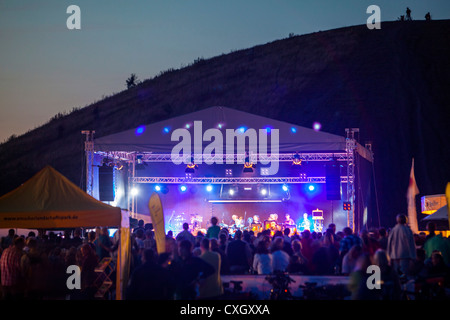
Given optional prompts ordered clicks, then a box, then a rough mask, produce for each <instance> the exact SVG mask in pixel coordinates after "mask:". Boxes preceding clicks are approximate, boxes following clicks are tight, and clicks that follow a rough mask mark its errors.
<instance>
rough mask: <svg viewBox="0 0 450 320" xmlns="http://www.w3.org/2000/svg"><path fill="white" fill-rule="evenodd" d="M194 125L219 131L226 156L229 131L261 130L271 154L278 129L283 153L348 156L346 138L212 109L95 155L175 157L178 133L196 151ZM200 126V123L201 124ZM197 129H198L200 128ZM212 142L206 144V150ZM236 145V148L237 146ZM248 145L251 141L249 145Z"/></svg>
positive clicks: (111, 140) (105, 143)
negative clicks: (175, 133)
mask: <svg viewBox="0 0 450 320" xmlns="http://www.w3.org/2000/svg"><path fill="white" fill-rule="evenodd" d="M194 121H201V125H202V128H201V136H200V139H202V136H203V134H204V132H205V131H206V130H208V129H218V130H220V131H221V132H222V136H223V151H224V152H226V144H227V142H228V143H230V141H227V139H226V130H227V129H233V130H238V131H237V132H238V133H239V132H240V131H241V130H242V132H246V130H247V129H254V130H256V133H258V132H259V130H260V129H265V130H266V131H268V132H269V134H268V136H267V143H268V150H267V152H268V153H271V147H270V141H271V134H272V133H273V132H274V131H273V130H274V129H278V130H279V153H295V152H299V153H313V152H328V153H333V152H336V153H338V152H345V149H346V138H345V137H342V136H338V135H334V134H330V133H326V132H322V131H316V130H313V129H310V128H305V127H301V126H298V125H295V124H290V123H287V122H282V121H278V120H274V119H270V118H266V117H262V116H258V115H255V114H251V113H247V112H243V111H239V110H236V109H232V108H227V107H210V108H206V109H202V110H200V111H196V112H192V113H189V114H185V115H181V116H178V117H174V118H171V119H167V120H164V121H159V122H155V123H152V124H148V125H142V126H139V127H137V128H135V129H131V130H126V131H123V132H119V133H116V134H112V135H109V136H105V137H101V138H98V139H95V140H94V149H95V151H103V152H141V153H158V154H167V153H171V152H172V149H173V147H174V146H175V145H177V144H178V143H179V141H178V140H176V141H171V136H172V133H173V131H174V130H176V129H186V130H188V131H189V132H190V134H191V143H192V150H194V147H193V146H194V139H195V137H199V136H198V135H195V134H194ZM197 124H198V123H197ZM197 128H199V127H198V125H197ZM210 143H211V141H203V140H202V150H203V149H204V148H205V147H206V146H208V145H209V144H210ZM234 145H235V144H234V141H233V146H234ZM247 145H248V141H247ZM357 152H358V153H359V154H360V155H362V156H363V157H364V158H366V159H367V160H369V161H371V162H372V154H371V152H370V151H368V150H367V149H366V148H364V147H362V146H361V145H359V144H358V145H357Z"/></svg>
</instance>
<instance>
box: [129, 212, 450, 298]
mask: <svg viewBox="0 0 450 320" xmlns="http://www.w3.org/2000/svg"><path fill="white" fill-rule="evenodd" d="M427 228H428V231H429V232H428V235H427V234H426V233H424V232H421V233H419V234H413V233H412V231H411V229H410V228H409V227H408V226H407V219H406V216H404V215H399V216H397V224H396V225H395V226H394V227H392V228H390V229H385V228H374V229H370V230H361V231H360V232H359V233H358V234H355V233H354V232H353V231H352V229H351V228H348V227H345V228H344V229H343V230H341V231H337V230H336V226H335V225H334V224H330V225H329V226H328V228H327V229H326V230H325V231H324V232H323V233H320V232H310V231H308V230H305V231H303V232H301V233H300V234H297V233H295V234H293V235H292V234H291V230H289V229H285V230H284V232H281V231H277V232H275V234H271V231H270V230H264V231H262V232H260V233H257V234H255V233H254V232H252V231H248V230H243V231H241V230H237V231H236V232H234V233H233V234H232V233H230V232H229V230H228V229H227V228H220V227H218V226H217V219H216V218H214V217H213V218H212V219H211V227H210V228H209V229H208V230H207V231H206V233H205V234H202V233H201V232H198V233H197V234H196V235H195V236H194V234H193V233H192V232H191V231H190V230H189V225H188V224H187V223H186V224H184V225H183V231H182V232H180V233H179V234H177V235H175V236H174V235H173V234H172V233H169V234H168V235H167V236H166V253H165V254H164V259H163V261H164V263H165V270H166V271H168V272H169V275H168V276H167V279H166V281H165V285H164V287H165V288H167V284H168V283H170V284H171V286H172V293H171V294H169V296H170V297H178V298H179V297H184V298H186V297H188V298H194V297H197V298H205V297H216V296H219V295H220V293H221V292H223V288H222V284H221V281H220V276H221V275H242V274H260V275H270V274H274V273H276V272H284V273H288V274H302V275H321V276H327V275H338V276H348V277H349V285H348V289H349V290H350V292H351V298H352V299H390V300H392V299H404V298H405V296H403V295H402V293H403V292H405V283H408V282H411V283H413V284H415V285H417V284H420V283H422V282H423V283H425V282H426V280H427V279H430V278H439V279H443V283H444V285H445V286H446V287H447V288H450V283H449V275H450V273H449V263H450V261H449V258H450V239H448V238H445V237H443V236H442V235H441V234H437V233H436V232H435V226H434V224H433V223H429V224H428V227H427ZM147 234H148V235H149V237H150V238H152V231H151V230H148V231H147ZM141 249H142V250H143V251H142V252H145V251H146V250H151V251H152V252H156V244H155V242H152V246H149V247H145V248H144V247H142V248H141ZM181 251H183V253H181ZM136 252H138V251H136ZM212 253H216V257H215V258H214V259H212ZM201 260H203V261H204V262H206V263H207V264H209V265H213V269H214V272H212V271H211V270H208V269H207V268H205V265H204V264H202V263H200V261H201ZM153 261H154V262H153V263H154V264H158V261H157V259H153ZM211 261H214V263H212V262H211ZM194 262H195V263H194ZM159 265H160V266H161V264H160V263H159ZM370 265H376V266H378V267H379V270H380V272H381V281H380V283H381V287H382V288H381V290H370V289H369V288H368V286H367V284H366V282H367V279H368V277H370V275H371V273H368V272H367V270H368V269H367V268H368V267H369V266H370ZM187 275H189V276H188V277H187ZM194 275H196V276H194ZM146 277H148V276H146ZM186 277H187V278H186ZM196 277H197V278H196ZM154 278H155V281H156V280H160V279H159V278H158V277H156V276H155V277H154ZM183 279H189V281H184V282H183ZM132 280H133V277H132ZM134 281H135V282H139V283H143V281H141V280H136V279H134ZM132 283H133V281H132ZM182 283H184V285H186V286H188V287H189V288H190V291H189V292H190V295H188V294H186V293H184V294H183V293H182V291H183V290H184V289H182V288H181V287H183V286H182V285H181V284H182ZM205 283H209V285H208V289H209V291H210V292H211V293H210V294H209V293H208V294H206V295H205V292H204V291H205V290H204V288H205V287H204V286H205ZM188 284H189V285H188ZM196 285H198V292H197V294H195V286H196ZM180 286H181V287H180ZM129 289H130V292H131V293H132V292H134V291H135V288H134V287H133V286H131V287H130V288H129ZM185 289H186V288H185ZM411 290H412V291H414V288H412V289H411ZM142 291H145V290H140V291H139V292H141V294H140V295H134V294H132V296H142V294H143V293H142Z"/></svg>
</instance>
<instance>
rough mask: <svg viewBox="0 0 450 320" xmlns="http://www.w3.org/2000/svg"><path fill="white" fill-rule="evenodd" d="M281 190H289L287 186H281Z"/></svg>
mask: <svg viewBox="0 0 450 320" xmlns="http://www.w3.org/2000/svg"><path fill="white" fill-rule="evenodd" d="M281 188H282V189H283V191H285V192H286V191H288V190H289V188H288V186H287V185H285V184H283V186H282V187H281Z"/></svg>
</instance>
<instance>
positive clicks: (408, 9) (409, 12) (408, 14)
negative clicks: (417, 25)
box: [406, 7, 412, 21]
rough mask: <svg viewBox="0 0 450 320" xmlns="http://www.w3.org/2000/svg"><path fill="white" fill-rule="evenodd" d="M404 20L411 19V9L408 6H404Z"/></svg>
mask: <svg viewBox="0 0 450 320" xmlns="http://www.w3.org/2000/svg"><path fill="white" fill-rule="evenodd" d="M406 20H407V21H411V20H412V18H411V9H410V8H408V7H406Z"/></svg>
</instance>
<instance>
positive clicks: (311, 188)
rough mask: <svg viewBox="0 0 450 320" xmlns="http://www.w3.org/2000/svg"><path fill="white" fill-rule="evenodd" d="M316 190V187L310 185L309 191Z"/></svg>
mask: <svg viewBox="0 0 450 320" xmlns="http://www.w3.org/2000/svg"><path fill="white" fill-rule="evenodd" d="M315 188H316V187H314V185H312V184H310V185H309V186H308V190H309V191H314V189H315Z"/></svg>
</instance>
